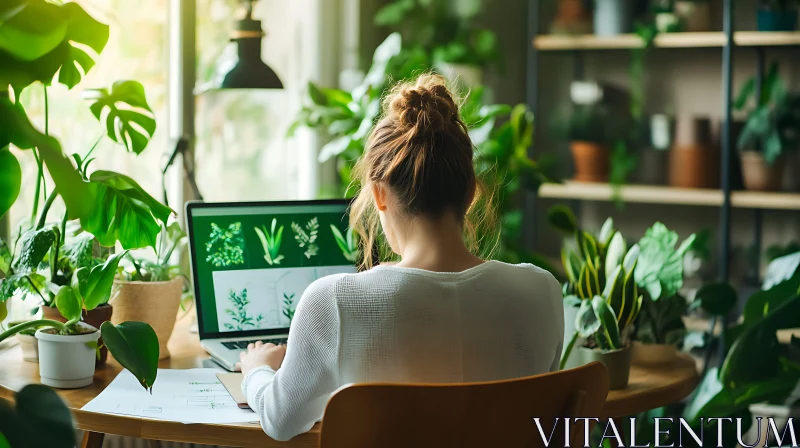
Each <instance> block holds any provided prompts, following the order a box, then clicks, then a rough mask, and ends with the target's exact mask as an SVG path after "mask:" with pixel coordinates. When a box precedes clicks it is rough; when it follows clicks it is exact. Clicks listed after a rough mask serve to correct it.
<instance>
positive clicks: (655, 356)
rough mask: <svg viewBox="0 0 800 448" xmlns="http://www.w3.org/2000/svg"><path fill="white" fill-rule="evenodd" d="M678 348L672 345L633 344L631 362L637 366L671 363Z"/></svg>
mask: <svg viewBox="0 0 800 448" xmlns="http://www.w3.org/2000/svg"><path fill="white" fill-rule="evenodd" d="M677 354H678V348H677V347H676V346H674V345H672V344H642V343H641V342H638V341H636V342H634V343H633V347H631V362H632V363H633V364H639V365H653V364H666V363H669V362H672V360H673V359H675V356H677Z"/></svg>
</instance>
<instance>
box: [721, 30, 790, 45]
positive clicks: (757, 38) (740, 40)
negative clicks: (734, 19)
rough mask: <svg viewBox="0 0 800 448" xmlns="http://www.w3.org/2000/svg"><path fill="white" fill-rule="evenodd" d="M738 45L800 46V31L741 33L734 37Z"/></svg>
mask: <svg viewBox="0 0 800 448" xmlns="http://www.w3.org/2000/svg"><path fill="white" fill-rule="evenodd" d="M733 40H734V42H736V45H740V46H743V47H779V46H792V45H800V31H786V32H760V31H739V32H737V33H735V34H734V35H733Z"/></svg>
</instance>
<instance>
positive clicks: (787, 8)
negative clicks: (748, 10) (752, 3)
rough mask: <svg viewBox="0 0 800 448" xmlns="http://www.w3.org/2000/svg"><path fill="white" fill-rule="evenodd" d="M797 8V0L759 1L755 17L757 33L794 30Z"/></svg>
mask: <svg viewBox="0 0 800 448" xmlns="http://www.w3.org/2000/svg"><path fill="white" fill-rule="evenodd" d="M797 7H798V2H797V0H759V2H758V12H757V15H756V21H757V23H758V31H794V30H796V29H797Z"/></svg>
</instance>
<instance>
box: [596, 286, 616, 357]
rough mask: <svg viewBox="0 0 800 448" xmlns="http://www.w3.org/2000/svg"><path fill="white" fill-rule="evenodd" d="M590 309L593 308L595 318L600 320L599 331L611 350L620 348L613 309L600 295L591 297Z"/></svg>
mask: <svg viewBox="0 0 800 448" xmlns="http://www.w3.org/2000/svg"><path fill="white" fill-rule="evenodd" d="M591 303H592V309H594V312H595V314H596V315H597V319H598V320H599V321H600V331H601V332H602V337H603V338H605V340H606V341H607V342H608V345H609V347H610V348H611V349H612V350H616V349H619V348H622V343H621V342H620V339H619V326H618V324H617V317H616V316H615V315H614V310H612V309H611V306H609V304H608V303H607V302H606V301H605V299H603V298H602V297H600V296H594V297H593V298H592V302H591Z"/></svg>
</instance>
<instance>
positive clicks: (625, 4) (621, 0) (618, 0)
mask: <svg viewBox="0 0 800 448" xmlns="http://www.w3.org/2000/svg"><path fill="white" fill-rule="evenodd" d="M631 10H632V4H631V0H595V2H594V34H595V35H597V36H604V37H609V36H617V35H619V34H625V33H629V32H631V27H632V24H633V18H632V11H631Z"/></svg>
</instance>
